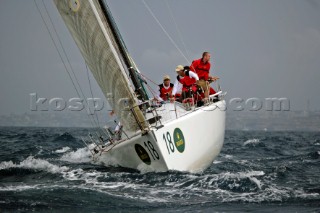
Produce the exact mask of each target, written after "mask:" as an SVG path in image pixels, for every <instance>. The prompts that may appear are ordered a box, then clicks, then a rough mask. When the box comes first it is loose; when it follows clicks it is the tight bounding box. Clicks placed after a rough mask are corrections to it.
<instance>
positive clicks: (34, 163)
mask: <svg viewBox="0 0 320 213" xmlns="http://www.w3.org/2000/svg"><path fill="white" fill-rule="evenodd" d="M9 168H24V169H35V170H42V171H47V172H50V173H53V174H55V173H60V172H63V171H67V170H69V168H68V167H66V166H61V167H60V166H57V165H54V164H51V163H49V162H48V161H46V160H42V159H36V158H34V157H33V156H29V157H28V158H27V159H25V160H24V161H22V162H20V163H19V164H15V163H13V162H12V161H6V162H1V163H0V170H3V169H9Z"/></svg>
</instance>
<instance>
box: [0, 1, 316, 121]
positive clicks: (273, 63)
mask: <svg viewBox="0 0 320 213" xmlns="http://www.w3.org/2000/svg"><path fill="white" fill-rule="evenodd" d="M37 2H38V4H39V6H40V8H41V11H42V12H43V13H44V12H45V10H44V7H43V4H42V1H39V0H37ZM107 2H108V4H109V6H110V9H111V11H112V14H113V16H114V18H115V19H116V22H117V25H118V27H119V29H120V32H121V34H122V36H123V39H124V41H125V42H126V45H127V47H128V49H129V52H130V53H131V55H132V57H133V59H134V60H135V62H136V64H137V65H138V67H139V69H140V71H141V72H142V73H144V74H145V75H146V76H148V77H149V78H151V79H152V80H154V81H155V82H159V83H160V82H161V81H162V76H163V75H165V74H169V75H170V76H171V77H172V78H175V72H174V68H175V66H176V65H178V64H183V65H188V63H189V62H187V61H186V59H184V57H183V56H182V55H181V54H180V53H179V51H178V50H177V49H176V48H175V46H174V45H173V44H172V42H171V41H170V40H169V39H168V37H167V36H166V35H165V33H164V32H163V31H162V29H161V28H160V26H159V25H158V24H157V22H156V21H155V20H154V19H153V17H152V16H151V15H150V13H149V12H148V10H147V8H146V7H145V5H144V4H143V2H142V1H141V0H107ZM146 2H147V4H148V6H149V7H150V8H151V10H152V11H153V12H154V14H155V16H156V17H157V18H158V19H159V21H160V23H161V24H162V25H163V27H164V28H165V30H166V31H167V32H168V33H169V35H170V36H171V37H172V39H173V40H174V41H175V42H176V44H177V45H178V47H179V48H180V49H181V50H182V52H183V53H184V54H185V55H186V56H187V58H188V61H192V60H193V59H197V58H200V56H201V54H202V52H203V51H210V52H211V53H212V65H213V66H212V68H211V74H213V75H217V76H219V77H220V78H221V80H220V83H221V86H222V88H223V89H224V90H225V91H227V92H228V99H230V98H234V97H242V98H250V97H258V98H262V99H263V98H270V97H279V98H280V97H286V98H289V99H290V100H291V109H294V110H299V109H305V108H306V102H307V100H310V104H311V109H313V110H320V97H319V91H320V84H319V81H320V1H317V0H309V1H307V0H304V1H301V0H281V1H279V0H259V1H257V0H240V1H239V0H168V1H159V0H146ZM45 4H46V6H47V7H48V9H49V13H50V16H51V17H52V19H53V21H54V24H55V26H56V27H57V30H58V33H59V36H60V37H61V40H62V42H63V44H64V48H65V49H66V51H67V53H68V56H69V58H70V60H71V63H72V65H73V67H74V69H75V70H76V73H77V77H78V79H79V80H80V83H81V85H82V86H83V89H84V90H85V91H86V94H88V96H89V94H90V89H89V85H88V79H87V74H86V67H85V65H84V61H83V59H82V57H81V55H80V53H79V50H78V49H77V47H76V45H75V44H74V42H73V40H72V38H71V36H70V35H69V32H68V31H67V29H66V27H65V25H64V23H63V21H62V19H61V17H60V15H59V14H58V12H57V10H56V8H55V7H54V4H53V2H51V1H45ZM170 11H172V12H173V18H172V16H171V13H170ZM46 20H47V21H49V20H48V19H46ZM175 23H176V24H177V25H175ZM176 26H177V27H176ZM0 29H1V30H0V73H1V76H0V99H1V105H0V114H1V115H7V114H10V113H24V112H30V107H29V105H30V95H29V94H30V93H37V94H38V97H46V98H52V97H62V98H65V99H66V100H67V99H68V98H71V97H75V96H76V93H75V90H74V88H73V86H72V83H71V81H70V79H69V77H68V75H67V73H66V71H65V69H64V67H63V65H62V63H61V60H60V58H59V55H58V53H57V51H56V49H55V48H54V46H53V43H52V41H51V39H50V36H49V34H48V32H47V30H46V28H45V25H44V23H43V21H42V19H41V16H40V14H39V12H38V11H37V9H36V6H35V3H34V1H33V0H27V1H26V0H0ZM180 35H181V36H180ZM184 44H185V45H184ZM91 77H92V76H91ZM91 82H92V87H93V89H94V95H95V96H100V97H101V96H102V93H101V92H100V91H99V88H98V86H97V84H96V83H95V81H94V80H93V79H92V81H91ZM151 85H152V84H151Z"/></svg>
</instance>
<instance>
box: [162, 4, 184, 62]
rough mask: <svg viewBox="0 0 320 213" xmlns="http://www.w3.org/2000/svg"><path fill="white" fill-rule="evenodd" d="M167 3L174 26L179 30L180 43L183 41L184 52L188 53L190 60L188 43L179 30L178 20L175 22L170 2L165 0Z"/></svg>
mask: <svg viewBox="0 0 320 213" xmlns="http://www.w3.org/2000/svg"><path fill="white" fill-rule="evenodd" d="M165 2H166V5H167V8H168V10H169V13H170V16H171V18H172V20H173V23H174V25H175V27H176V30H177V32H178V36H179V39H180V41H181V43H182V45H183V47H184V50H185V52H186V54H187V57H188V58H189V59H190V55H189V51H188V50H187V45H186V43H185V42H184V40H183V37H182V33H181V30H180V29H179V27H178V24H177V22H176V20H175V18H174V15H173V12H172V10H171V7H170V5H169V2H168V0H165Z"/></svg>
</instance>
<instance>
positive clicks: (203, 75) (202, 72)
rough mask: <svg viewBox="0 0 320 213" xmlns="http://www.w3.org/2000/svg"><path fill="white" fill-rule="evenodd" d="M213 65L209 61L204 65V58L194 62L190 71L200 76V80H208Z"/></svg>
mask: <svg viewBox="0 0 320 213" xmlns="http://www.w3.org/2000/svg"><path fill="white" fill-rule="evenodd" d="M210 67H211V64H210V62H209V61H208V62H207V63H203V61H202V58H200V59H198V60H194V61H193V62H192V64H191V66H190V70H191V71H194V72H195V73H197V74H198V76H199V79H204V80H206V81H207V80H208V77H209V70H210Z"/></svg>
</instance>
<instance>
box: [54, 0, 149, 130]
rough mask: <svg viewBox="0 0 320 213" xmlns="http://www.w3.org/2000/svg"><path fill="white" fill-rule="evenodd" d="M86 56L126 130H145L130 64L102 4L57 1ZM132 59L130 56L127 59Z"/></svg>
mask: <svg viewBox="0 0 320 213" xmlns="http://www.w3.org/2000/svg"><path fill="white" fill-rule="evenodd" d="M54 2H55V4H56V6H57V9H58V11H59V13H60V15H61V16H62V18H63V20H64V22H65V24H66V26H67V27H68V29H69V31H70V33H71V35H72V36H73V39H74V40H75V42H76V44H77V46H78V47H79V49H80V51H81V54H82V56H83V57H84V59H85V61H86V63H87V65H88V66H89V68H90V70H91V72H92V74H93V76H94V77H95V79H96V81H97V82H98V84H99V86H100V88H101V90H102V92H103V94H104V95H105V97H106V99H107V101H108V102H109V104H110V106H111V107H112V108H113V110H114V111H115V113H116V115H117V116H118V118H119V119H120V121H121V123H122V124H123V126H124V129H125V130H129V131H137V130H138V129H145V128H146V125H147V124H146V122H145V118H144V116H143V114H142V112H141V111H140V109H139V107H137V104H138V100H137V98H136V97H135V95H134V89H133V88H132V87H131V84H130V82H129V80H128V76H127V74H126V71H127V68H128V64H126V62H125V60H126V58H125V57H124V56H123V52H121V46H120V45H118V43H117V38H115V36H114V32H113V31H112V26H111V25H110V20H108V17H106V15H105V14H104V12H105V11H104V10H105V8H104V5H102V4H101V1H98V0H82V1H81V0H54ZM127 57H128V56H127Z"/></svg>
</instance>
